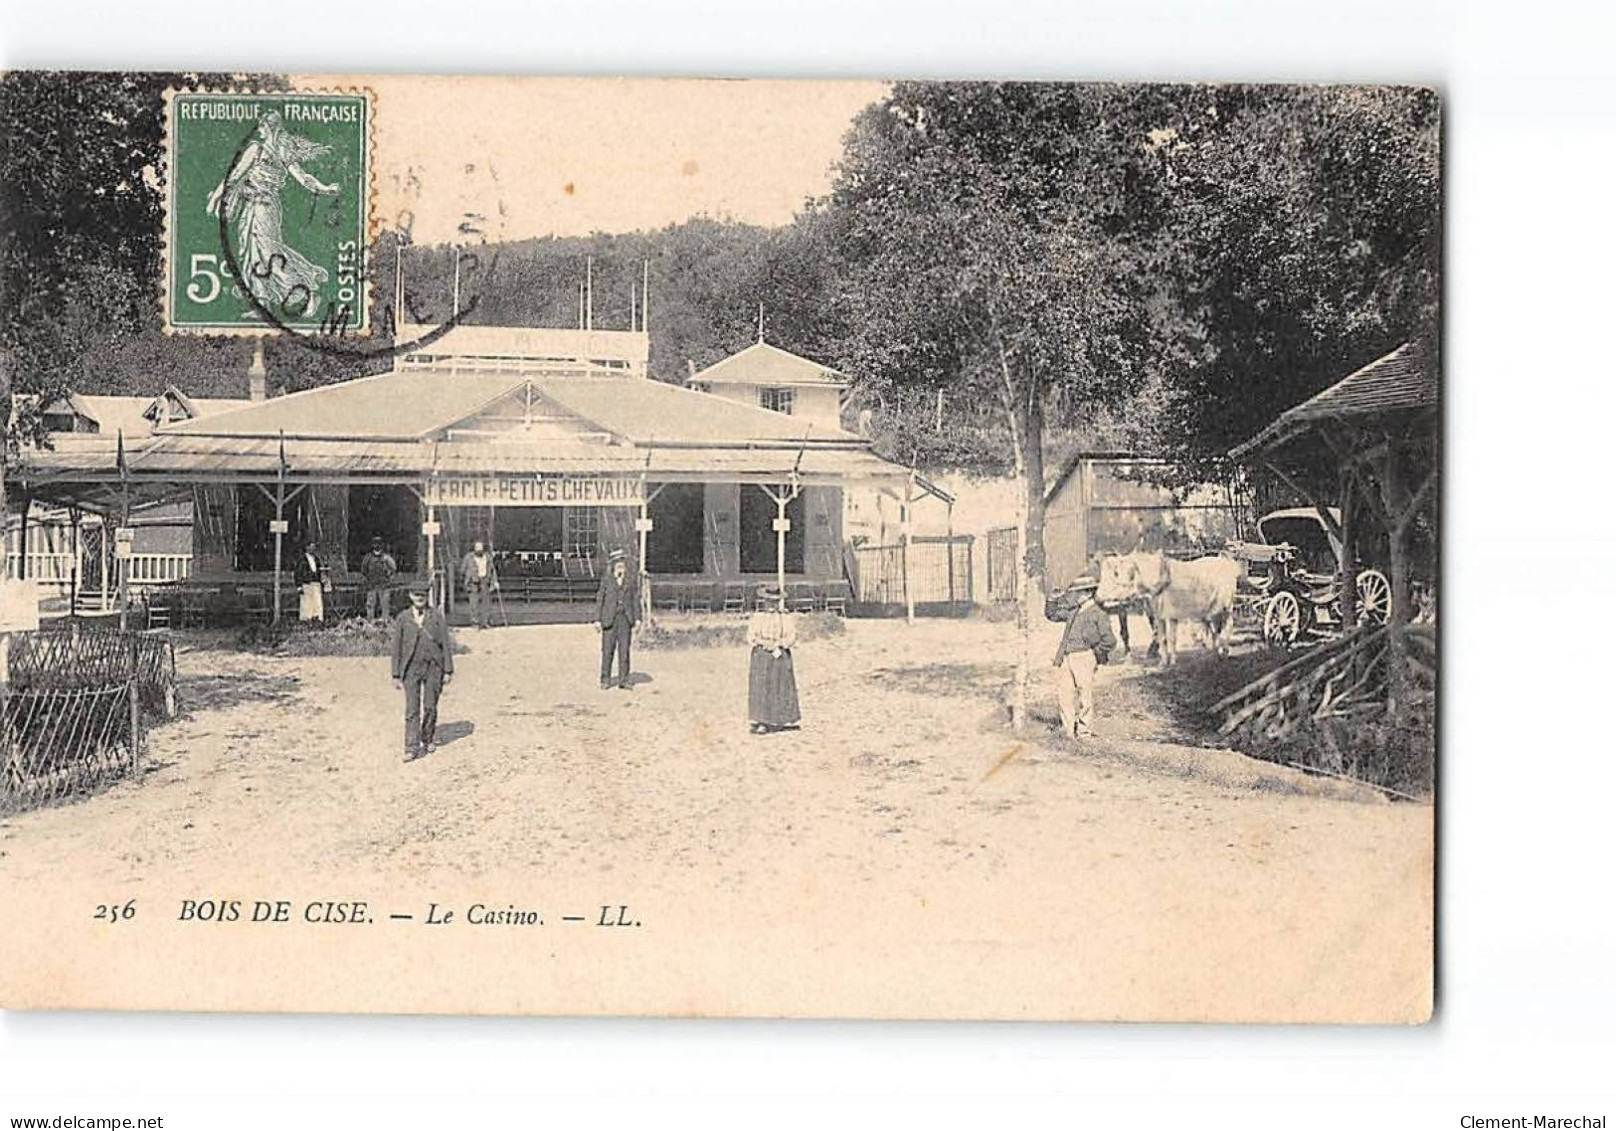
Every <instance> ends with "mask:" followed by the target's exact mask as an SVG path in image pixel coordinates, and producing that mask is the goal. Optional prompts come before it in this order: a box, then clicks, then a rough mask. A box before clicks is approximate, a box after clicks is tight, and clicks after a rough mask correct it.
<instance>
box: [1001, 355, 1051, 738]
mask: <svg viewBox="0 0 1616 1131" xmlns="http://www.w3.org/2000/svg"><path fill="white" fill-rule="evenodd" d="M997 345H998V352H999V372H1000V375H1001V378H1002V379H1003V382H1004V405H1005V413H1006V417H1007V418H1008V423H1009V426H1010V446H1011V453H1012V455H1013V457H1014V460H1015V473H1016V480H1017V483H1018V485H1019V487H1020V491H1019V493H1018V503H1017V507H1016V510H1017V512H1018V513H1017V516H1016V517H1017V526H1018V528H1019V532H1020V535H1021V547H1022V553H1021V571H1022V576H1021V584H1020V585H1018V586H1016V590H1017V592H1016V633H1017V635H1018V637H1019V638H1020V645H1019V647H1018V648H1017V651H1016V673H1015V681H1014V683H1013V684H1012V685H1011V692H1010V725H1011V727H1012V728H1014V729H1015V730H1017V731H1020V730H1022V729H1024V728H1025V727H1026V724H1027V697H1028V686H1029V684H1030V683H1031V680H1032V673H1033V672H1035V671H1037V670H1038V658H1037V657H1036V656H1034V655H1033V654H1032V645H1033V635H1034V634H1033V631H1032V626H1033V624H1034V623H1036V618H1038V617H1041V616H1042V615H1043V608H1044V597H1045V594H1044V406H1043V391H1042V389H1041V388H1040V387H1039V385H1038V382H1037V381H1036V380H1035V379H1034V377H1033V375H1032V374H1030V373H1029V374H1024V376H1023V379H1022V380H1020V381H1018V380H1017V379H1016V365H1015V363H1014V362H1013V361H1012V359H1011V358H1010V356H1009V354H1008V353H1007V351H1006V350H1005V347H1004V343H1003V340H1002V339H1000V340H999V341H998V343H997Z"/></svg>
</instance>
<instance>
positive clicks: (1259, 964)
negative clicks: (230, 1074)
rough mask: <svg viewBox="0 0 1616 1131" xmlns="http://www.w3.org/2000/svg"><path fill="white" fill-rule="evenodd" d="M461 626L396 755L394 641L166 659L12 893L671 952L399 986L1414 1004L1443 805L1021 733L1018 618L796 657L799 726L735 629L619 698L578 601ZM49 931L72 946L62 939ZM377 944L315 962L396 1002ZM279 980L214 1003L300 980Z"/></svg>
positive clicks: (617, 1001) (1054, 1006)
mask: <svg viewBox="0 0 1616 1131" xmlns="http://www.w3.org/2000/svg"><path fill="white" fill-rule="evenodd" d="M461 638H462V639H464V640H466V641H467V642H468V644H469V647H470V651H469V652H467V653H466V654H463V655H461V656H460V657H459V658H458V668H459V670H458V673H457V677H456V679H455V681H454V682H453V684H452V685H451V686H450V688H449V689H448V691H447V692H446V694H445V698H444V704H443V712H442V720H443V721H442V724H441V736H442V738H443V740H444V741H443V745H442V746H441V747H440V748H439V749H438V751H437V752H436V753H435V754H434V755H433V756H432V757H430V758H427V759H422V760H419V761H416V762H413V763H411V764H409V765H404V764H402V763H401V760H400V751H401V747H402V734H401V706H400V701H399V700H400V697H399V696H398V695H397V693H395V692H393V691H392V689H391V687H390V686H389V684H388V683H387V678H386V675H387V673H386V670H385V661H383V660H380V659H295V660H291V659H288V660H281V659H275V658H266V657H262V656H248V655H240V654H232V653H227V652H220V651H196V652H189V653H182V654H181V657H180V664H181V675H182V681H183V682H182V688H183V692H184V694H185V696H186V701H187V704H188V706H189V708H190V710H189V714H188V716H187V717H186V718H184V719H182V720H181V721H179V722H177V723H174V724H171V725H168V726H164V727H161V728H158V729H157V730H155V731H154V732H153V733H152V735H151V758H150V769H149V770H148V771H147V772H145V773H143V774H142V775H141V776H140V778H139V780H136V781H129V782H126V783H123V784H120V785H118V786H116V787H114V788H112V789H111V790H109V791H107V792H106V793H104V794H102V795H100V796H98V797H95V798H92V799H90V800H88V801H86V802H84V803H80V804H75V805H70V806H65V807H61V808H57V809H51V810H45V811H40V812H34V813H27V814H22V815H18V816H13V817H10V818H8V819H6V820H5V821H4V822H3V823H0V881H3V886H0V895H3V896H4V897H5V898H6V900H7V902H8V905H10V906H19V905H22V904H28V901H30V900H32V901H35V903H38V901H39V900H41V899H43V898H44V896H43V895H42V894H41V893H44V892H54V893H68V892H72V893H77V892H85V891H89V890H92V889H94V890H105V891H107V892H109V893H114V894H115V893H117V892H123V891H135V892H148V893H152V898H151V899H150V900H148V902H155V903H158V904H159V905H160V906H162V907H163V912H162V914H163V915H164V918H165V920H166V919H167V918H169V917H170V916H169V915H168V904H169V903H170V902H172V899H171V897H174V898H177V897H178V894H179V893H183V892H186V891H195V892H199V893H211V892H215V891H225V890H228V891H230V892H232V893H234V892H238V891H239V892H240V893H242V894H247V893H248V892H249V888H250V887H251V886H252V884H253V883H255V882H258V881H259V880H262V881H263V882H266V883H273V884H276V885H278V887H279V888H285V889H292V888H295V889H297V891H298V892H306V891H324V890H330V891H339V890H341V891H346V890H349V889H352V888H354V887H355V885H356V884H358V885H359V886H361V887H364V886H365V885H369V886H368V888H366V890H369V891H370V892H371V896H372V898H375V896H376V891H377V888H378V885H381V886H380V891H381V892H382V893H383V894H387V895H391V896H393V897H395V898H394V902H395V903H397V904H399V905H400V906H402V905H403V904H404V903H406V902H409V899H410V898H412V897H413V896H414V894H415V893H417V892H418V893H419V894H420V896H421V899H422V900H425V899H427V898H428V897H429V896H430V897H432V898H436V896H437V893H439V892H445V893H448V894H447V895H446V896H445V898H450V899H459V898H461V897H462V896H465V897H466V898H469V897H470V893H472V892H474V891H483V892H490V893H493V894H492V895H490V896H489V901H490V902H498V903H499V905H501V906H503V905H504V903H505V902H507V901H508V902H510V903H512V904H513V905H521V904H522V903H523V901H524V900H528V899H531V900H537V901H545V902H548V903H550V904H551V905H555V904H557V903H560V904H566V903H567V902H568V901H569V900H570V901H571V902H572V903H575V904H576V905H577V906H579V907H585V906H587V907H588V908H590V909H591V910H590V914H591V915H593V914H594V908H595V907H596V905H604V904H614V905H615V904H618V903H621V902H630V901H632V902H633V903H634V904H635V905H636V906H637V907H642V908H645V909H646V912H647V914H648V915H654V916H655V919H654V922H653V921H652V920H649V919H648V920H647V922H648V924H649V925H650V926H651V928H652V929H655V930H656V931H657V934H656V936H655V937H656V939H657V940H658V941H657V943H656V947H655V950H654V953H655V956H656V957H655V959H654V961H653V959H652V957H651V955H652V951H651V950H648V949H643V947H642V949H641V950H639V951H634V952H632V954H633V955H635V956H637V957H631V956H627V955H625V956H622V957H623V961H624V962H625V963H626V964H627V965H626V966H621V965H618V964H615V963H613V962H611V961H609V960H610V957H611V954H616V953H617V952H616V951H612V952H609V953H605V954H603V953H602V952H600V951H599V950H598V948H597V949H596V950H595V951H592V952H591V957H590V958H588V959H587V960H585V959H584V958H583V957H582V956H581V955H580V956H578V957H577V963H579V964H581V965H578V964H575V965H574V966H573V967H572V968H571V973H570V975H569V973H568V972H567V971H564V970H563V971H550V972H547V973H542V974H541V973H534V974H533V979H534V980H533V982H532V983H531V984H526V983H524V984H523V985H522V986H520V987H514V988H513V987H506V988H505V989H504V990H502V991H500V992H499V993H498V994H490V993H489V991H488V987H487V986H485V985H481V983H479V982H478V981H477V979H476V978H472V980H471V984H470V985H469V986H468V984H467V983H466V981H465V979H466V977H467V975H466V974H465V973H464V972H461V974H458V975H456V976H454V977H448V976H445V979H446V984H443V985H437V984H433V985H426V984H423V985H422V986H421V987H419V989H418V992H412V993H411V994H409V995H406V997H405V1000H404V1001H403V1006H404V1007H408V1008H421V1009H439V1008H448V1009H465V1008H478V1007H480V1008H485V1009H496V1010H499V1009H510V1008H526V1007H541V1008H560V1009H596V1008H605V1009H608V1010H612V1011H622V1010H636V1009H641V1008H644V1009H649V1010H650V1011H653V1012H726V1011H736V1012H745V1013H764V1014H772V1013H801V1012H806V1013H849V1012H851V1013H855V1014H865V1013H869V1014H877V1015H902V1016H936V1015H947V1014H949V1013H951V1012H961V1011H963V1012H978V1013H987V1014H991V1015H1000V1016H1057V1017H1059V1016H1084V1017H1110V1016H1120V1015H1129V1016H1146V1017H1163V1018H1180V1017H1198V1016H1206V1015H1208V1014H1209V1013H1211V1014H1214V1015H1216V1016H1219V1017H1225V1018H1231V1019H1232V1018H1235V1017H1252V1018H1289V1019H1298V1020H1301V1019H1318V1018H1335V1019H1341V1020H1414V1019H1418V1018H1419V1017H1421V1016H1423V1015H1424V1014H1425V1012H1426V1011H1427V1010H1428V1003H1429V994H1430V965H1429V953H1430V938H1431V928H1432V907H1431V886H1430V872H1431V860H1432V819H1431V811H1430V810H1429V809H1428V808H1425V807H1420V806H1392V805H1365V804H1353V803H1347V802H1342V801H1335V800H1327V799H1321V798H1314V797H1305V796H1290V795H1285V794H1282V793H1275V792H1267V791H1260V790H1259V791H1249V790H1242V791H1235V790H1227V789H1220V788H1218V787H1216V786H1213V785H1209V784H1207V783H1205V782H1202V781H1195V780H1184V779H1180V778H1174V777H1166V776H1159V775H1151V774H1147V773H1141V772H1137V771H1134V770H1131V769H1129V768H1128V767H1127V766H1125V765H1120V764H1118V763H1117V762H1115V761H1112V760H1108V759H1100V758H1090V757H1085V756H1084V755H1083V754H1082V753H1081V752H1078V751H1074V750H1073V749H1071V748H1070V747H1068V746H1066V745H1065V744H1064V743H1063V742H1061V741H1060V740H1058V739H1057V738H1056V737H1055V736H1054V735H1053V734H1052V732H1050V731H1048V730H1047V729H1045V728H1041V727H1040V728H1037V729H1035V730H1034V731H1033V732H1030V733H1029V734H1028V735H1026V736H1022V737H1019V738H1018V737H1016V736H1013V735H1011V734H1010V733H1009V732H1008V730H1007V729H1006V728H1005V726H1004V724H1003V720H1002V719H1001V718H1000V714H1001V712H1000V711H999V709H998V706H997V696H998V694H999V692H1000V689H1001V687H1002V684H1003V680H1004V679H1005V677H1006V675H1007V673H1008V670H1009V669H1008V666H1007V665H1008V661H1009V657H1010V656H1011V655H1012V651H1011V648H1012V638H1011V635H1010V630H1009V629H1008V627H1006V626H999V625H991V624H983V623H980V622H947V623H941V622H934V623H924V622H923V623H921V624H919V625H916V626H914V627H907V626H905V625H903V624H901V623H895V622H854V623H851V624H850V625H849V626H848V631H847V632H846V634H845V635H842V636H840V637H835V638H832V639H828V640H823V641H817V642H814V643H813V644H811V645H807V646H805V647H803V648H802V649H801V650H800V652H799V655H798V666H797V670H798V673H799V680H800V684H801V695H802V701H803V711H804V716H805V726H804V728H803V729H802V730H801V731H800V732H795V733H783V734H777V735H771V736H761V737H760V736H753V735H751V734H749V733H748V732H747V728H746V724H745V702H744V699H745V665H746V656H745V655H744V652H743V650H741V649H708V650H692V651H644V650H641V651H638V652H637V653H636V668H637V670H638V671H639V672H640V673H641V675H640V682H639V683H638V684H637V686H636V688H635V690H633V691H632V692H623V691H601V690H598V689H597V687H596V675H595V665H596V661H597V657H598V648H597V643H596V640H597V637H596V635H595V633H594V632H593V630H591V629H590V628H588V627H583V626H549V627H529V628H511V629H499V630H493V631H490V632H487V633H473V632H462V633H461ZM1105 675H1106V678H1107V680H1108V681H1112V680H1117V679H1124V678H1127V675H1128V673H1127V671H1126V670H1125V669H1106V672H1105ZM1133 702H1135V700H1133V699H1130V698H1128V697H1127V696H1125V695H1123V694H1122V693H1121V692H1120V691H1119V692H1118V693H1117V694H1116V695H1114V696H1113V697H1112V699H1111V709H1110V710H1108V709H1107V705H1106V703H1105V701H1102V706H1101V718H1100V723H1099V726H1100V734H1099V741H1100V744H1101V745H1102V746H1103V745H1105V744H1107V743H1113V742H1115V743H1122V742H1127V741H1137V740H1138V738H1139V736H1141V735H1144V736H1145V737H1147V738H1148V737H1150V736H1151V734H1152V729H1151V726H1150V720H1142V719H1140V718H1139V717H1137V712H1136V711H1133V710H1132V709H1131V708H1130V710H1129V711H1124V712H1119V710H1118V705H1119V704H1125V703H1133ZM249 878H252V879H249ZM66 898H67V896H66V895H61V896H60V898H57V897H54V896H53V897H52V900H51V902H50V904H49V905H50V906H51V907H52V908H55V907H57V906H58V905H59V904H60V903H61V900H62V899H66ZM14 901H21V904H19V903H17V902H14ZM39 905H40V906H44V904H39ZM153 929H155V928H153ZM167 929H168V930H172V928H167ZM383 929H385V928H383ZM545 929H546V930H548V929H549V928H548V927H547V928H545ZM165 937H166V936H165ZM191 937H192V936H191V935H187V934H183V933H177V934H175V935H174V937H173V938H172V939H171V940H170V942H171V943H172V945H174V946H180V947H186V946H189V945H191V944H190V943H189V941H188V940H189V939H190V938H191ZM369 937H370V936H367V938H369ZM647 937H649V936H647ZM60 943H61V945H62V946H64V947H68V948H69V949H71V950H72V951H73V952H74V953H81V950H80V948H81V946H82V945H83V944H81V943H80V942H79V941H77V939H76V936H74V935H72V933H71V932H64V933H63V935H62V937H61V940H60ZM303 945H304V944H302V943H298V944H297V946H299V947H301V946H303ZM307 945H309V946H311V947H314V946H318V945H325V944H323V943H322V944H315V943H309V944H307ZM498 945H499V946H505V945H507V944H506V943H504V942H501V943H500V944H498ZM547 945H548V944H547ZM564 945H565V944H564ZM615 945H617V946H622V945H625V944H620V943H619V944H615ZM637 945H640V944H637ZM294 949H295V948H294ZM393 949H394V950H397V949H398V948H396V947H394V948H393ZM361 951H362V952H363V954H364V955H368V956H369V957H368V958H366V959H365V960H364V962H361V961H360V952H361ZM289 953H290V952H284V953H283V954H282V957H286V956H287V954H289ZM297 953H305V952H303V951H297ZM307 953H322V954H323V953H327V952H324V951H317V950H311V951H308V952H307ZM344 953H347V952H344ZM388 953H390V952H389V951H387V950H386V949H385V948H380V947H379V946H378V945H377V944H374V943H370V942H367V944H366V946H365V947H364V948H357V949H355V950H354V955H355V958H354V965H355V967H356V969H350V968H349V966H348V964H347V961H346V960H345V959H344V960H339V961H337V966H339V967H341V968H342V969H343V970H345V971H346V974H345V977H346V978H347V979H348V980H347V981H343V982H340V983H338V982H337V981H336V980H335V979H336V975H335V974H331V975H330V979H331V980H330V981H329V983H328V982H327V980H325V979H323V978H322V977H315V978H313V980H312V981H311V982H310V985H309V988H308V991H307V992H308V995H309V996H310V997H314V998H316V999H317V1000H319V1001H324V1002H326V1003H327V1004H328V1005H330V1004H360V1005H369V1006H370V1007H374V1006H375V1004H376V1002H378V1001H383V1000H397V993H398V990H397V982H396V981H395V982H394V983H392V984H391V986H392V988H389V986H388V985H387V984H380V983H378V984H377V985H374V986H373V985H371V982H370V979H371V978H372V977H374V978H375V979H378V980H379V979H381V978H382V976H383V971H382V970H380V969H376V967H377V966H378V964H379V965H380V966H382V967H385V968H386V969H388V970H394V965H392V964H391V960H390V959H386V958H384V957H378V956H384V955H386V954H388ZM434 953H435V952H434ZM445 953H446V954H447V953H448V952H445ZM501 953H503V952H501ZM249 959H250V953H249V957H247V958H239V957H237V958H231V961H239V962H241V963H243V964H246V963H248V962H249ZM39 961H41V962H42V963H43V962H44V961H45V960H44V959H40V960H39ZM193 961H198V962H203V963H204V964H205V963H206V962H207V961H209V960H208V959H206V958H195V959H193ZM221 961H222V960H221ZM445 961H447V959H445ZM488 961H489V962H493V961H494V959H493V958H489V959H488ZM596 962H600V963H603V965H601V966H599V967H598V968H597V966H596V965H595V963H596ZM366 963H368V965H367V964H366ZM43 968H44V967H43V966H42V967H41V969H43ZM243 968H246V967H245V966H244V967H243ZM323 969H324V967H322V970H323ZM647 969H650V970H651V971H652V973H653V974H654V975H655V976H654V979H653V980H652V981H650V982H648V981H647V977H648V975H647V973H646V970H647ZM417 972H419V971H417ZM675 972H676V973H677V977H675V976H674V974H675ZM395 974H396V971H395ZM218 976H219V977H221V978H224V977H227V976H228V975H227V974H226V973H222V972H221V973H219V974H218ZM107 977H108V979H109V980H110V978H111V975H110V974H109V975H108V976H107ZM619 981H621V984H619ZM89 984H91V985H95V986H101V987H102V988H101V989H100V990H99V991H97V992H102V993H105V992H107V990H106V988H105V985H106V984H107V983H105V982H103V981H101V980H99V979H94V980H92V981H91V982H90V983H89ZM131 993H133V997H131V998H130V999H129V1000H133V1001H143V1000H148V999H145V998H141V997H140V995H139V993H135V992H133V991H131ZM288 994H292V995H293V996H292V997H288V996H286V995H288ZM296 994H297V991H295V990H291V989H288V988H287V987H286V986H285V985H280V984H277V985H276V986H275V987H260V988H259V989H258V990H254V989H243V990H240V991H239V993H238V994H237V996H232V997H227V998H226V999H225V1000H226V1001H227V1002H228V1003H230V1004H233V1005H238V1006H243V1007H258V1006H261V1005H263V1004H264V1003H265V1002H269V1003H271V1004H298V1005H300V1006H301V1007H303V1008H309V1007H310V1006H308V1005H306V1004H302V1003H303V1000H304V999H303V998H302V997H297V996H296ZM388 994H393V995H394V997H393V998H386V996H385V995H388ZM477 994H481V995H483V996H481V997H479V996H475V995H477ZM276 995H279V996H276ZM321 995H325V996H323V997H322V996H321ZM332 995H335V1001H333V999H332ZM376 995H381V996H376ZM152 1000H160V999H152ZM313 1007H315V1008H318V1007H320V1006H319V1005H315V1006H313Z"/></svg>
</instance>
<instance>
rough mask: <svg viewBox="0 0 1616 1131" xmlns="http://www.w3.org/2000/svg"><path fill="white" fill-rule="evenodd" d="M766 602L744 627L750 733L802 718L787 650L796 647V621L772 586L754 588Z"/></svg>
mask: <svg viewBox="0 0 1616 1131" xmlns="http://www.w3.org/2000/svg"><path fill="white" fill-rule="evenodd" d="M758 596H759V597H760V598H762V600H763V602H766V603H767V604H768V606H770V607H766V608H760V609H759V610H758V611H757V612H755V613H753V614H752V619H751V621H750V622H749V623H748V624H747V626H746V642H747V643H748V644H750V645H751V646H752V672H751V678H750V680H749V681H748V695H747V715H748V717H749V718H750V719H751V720H752V733H753V734H768V733H769V732H771V731H777V730H781V729H783V728H785V727H794V726H796V725H797V724H798V723H800V722H801V721H802V711H801V709H800V708H799V706H798V704H797V675H796V671H795V670H794V669H793V668H792V665H791V650H792V649H793V648H795V647H796V646H797V620H796V618H795V617H793V616H792V615H791V614H790V613H788V612H786V602H785V594H783V593H781V592H780V590H779V589H778V588H777V587H775V586H772V585H765V586H764V587H763V588H762V589H760V590H758Z"/></svg>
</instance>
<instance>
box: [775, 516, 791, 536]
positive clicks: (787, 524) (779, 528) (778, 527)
mask: <svg viewBox="0 0 1616 1131" xmlns="http://www.w3.org/2000/svg"><path fill="white" fill-rule="evenodd" d="M790 529H791V520H790V519H789V518H777V519H775V520H774V532H775V533H776V534H784V533H786V532H787V531H788V530H790Z"/></svg>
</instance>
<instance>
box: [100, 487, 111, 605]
mask: <svg viewBox="0 0 1616 1131" xmlns="http://www.w3.org/2000/svg"><path fill="white" fill-rule="evenodd" d="M101 611H102V612H103V613H106V612H111V611H112V563H111V561H110V559H109V555H108V553H107V512H106V511H102V512H101Z"/></svg>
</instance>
